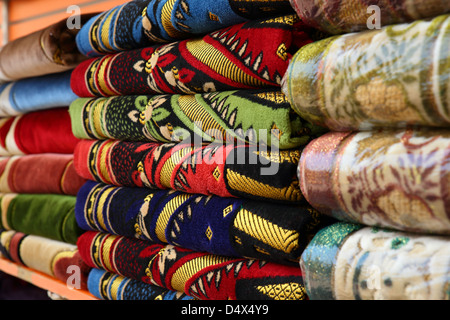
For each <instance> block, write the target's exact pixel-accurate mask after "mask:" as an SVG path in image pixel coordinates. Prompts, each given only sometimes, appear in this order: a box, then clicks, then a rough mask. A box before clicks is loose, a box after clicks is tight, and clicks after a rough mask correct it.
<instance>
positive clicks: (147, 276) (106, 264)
mask: <svg viewBox="0 0 450 320" xmlns="http://www.w3.org/2000/svg"><path fill="white" fill-rule="evenodd" d="M77 246H78V250H79V252H80V255H81V257H82V258H83V260H84V261H85V263H86V264H87V265H88V266H90V267H94V268H99V269H103V270H107V271H109V272H112V273H116V274H119V275H122V276H124V277H128V278H132V279H135V280H139V281H142V282H144V283H149V284H155V285H158V286H160V287H162V288H166V289H169V290H173V291H179V292H183V293H185V294H186V295H188V296H190V297H193V298H196V299H199V300H249V299H250V300H304V299H306V298H307V297H306V295H305V292H304V287H303V279H302V273H301V270H300V268H299V267H298V266H296V267H293V266H285V265H280V264H276V263H273V262H266V261H262V260H251V259H233V258H227V257H223V256H218V255H212V254H208V253H202V252H196V251H192V250H189V249H185V248H180V247H175V246H172V245H161V244H150V243H148V242H146V241H142V240H139V239H132V238H127V237H122V236H116V235H111V234H107V233H100V232H94V231H87V232H85V233H83V234H82V235H81V236H80V238H79V239H78V243H77Z"/></svg>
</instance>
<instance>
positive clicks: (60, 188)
mask: <svg viewBox="0 0 450 320" xmlns="http://www.w3.org/2000/svg"><path fill="white" fill-rule="evenodd" d="M91 16H92V15H88V16H81V17H80V20H81V21H82V22H85V21H86V20H87V19H89V18H90V17H91ZM76 32H77V30H72V29H69V28H68V27H67V25H66V21H65V20H63V21H61V22H59V23H56V24H54V25H51V26H49V27H47V28H44V29H42V30H40V31H37V32H35V33H32V34H30V35H27V36H24V37H22V38H20V39H17V40H14V41H12V42H9V43H8V44H7V45H5V46H4V47H3V48H2V49H1V51H0V79H1V81H2V84H1V86H0V117H1V118H0V156H1V158H0V203H1V205H0V207H1V209H0V214H1V220H0V252H1V255H2V257H4V258H7V259H9V260H12V261H14V262H16V263H18V264H21V265H24V266H26V267H29V268H31V269H34V270H37V271H40V272H42V273H45V274H47V275H49V276H52V277H54V278H56V279H58V280H61V281H63V282H64V283H68V281H70V277H71V276H72V275H73V270H72V269H71V268H72V267H73V266H75V267H77V268H78V269H77V270H78V272H77V274H76V275H75V276H76V277H77V279H75V282H76V287H77V288H81V289H87V275H88V273H89V270H90V267H88V266H87V264H86V263H84V261H83V260H82V259H81V257H80V255H79V252H78V248H77V246H76V242H77V240H78V237H79V236H80V235H81V234H82V230H81V228H79V226H78V224H77V222H76V219H75V204H76V195H77V193H78V190H79V189H80V188H81V187H82V186H83V184H84V183H85V181H86V180H85V179H84V178H82V177H80V176H79V175H78V174H77V172H76V170H75V166H74V163H73V158H74V157H73V152H74V150H75V147H76V145H77V143H78V141H79V139H77V138H76V137H75V136H74V135H73V133H72V129H71V121H70V115H69V105H70V104H71V103H72V102H73V101H74V100H75V99H76V98H77V96H76V95H75V93H74V92H73V91H72V89H71V84H70V80H71V75H72V70H73V68H75V66H77V65H78V64H79V63H80V62H81V61H83V60H85V59H86V57H84V56H83V55H82V54H81V53H80V52H79V51H78V49H77V47H76V42H75V37H76Z"/></svg>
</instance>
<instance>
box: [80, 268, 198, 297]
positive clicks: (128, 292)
mask: <svg viewBox="0 0 450 320" xmlns="http://www.w3.org/2000/svg"><path fill="white" fill-rule="evenodd" d="M87 286H88V290H89V292H90V293H91V294H92V295H94V296H95V297H97V298H99V299H101V300H114V301H116V300H133V301H139V300H169V301H173V300H193V299H194V298H192V297H189V296H187V295H186V294H184V293H182V292H177V291H172V290H167V289H164V288H161V287H159V286H156V285H152V284H148V283H144V282H142V281H138V280H135V279H131V278H126V277H123V276H121V275H118V274H115V273H111V272H108V271H105V270H101V269H97V268H92V269H91V271H90V272H89V276H88V280H87Z"/></svg>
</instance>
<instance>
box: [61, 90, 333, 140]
mask: <svg viewBox="0 0 450 320" xmlns="http://www.w3.org/2000/svg"><path fill="white" fill-rule="evenodd" d="M69 112H70V118H71V121H72V131H73V133H74V135H75V136H76V137H77V138H79V139H98V140H105V139H116V140H126V141H142V142H145V141H158V142H173V141H181V140H195V141H199V140H201V141H204V142H207V143H210V142H213V141H215V142H219V141H220V142H224V143H225V142H226V141H227V139H233V140H234V139H236V140H240V141H243V142H247V143H263V144H266V145H268V146H271V145H272V143H273V144H275V145H277V146H278V147H279V148H280V149H289V148H295V147H298V146H301V145H305V144H306V143H307V142H309V141H310V140H311V139H312V138H313V137H316V136H319V135H320V134H322V133H323V132H324V130H323V129H322V128H321V127H318V126H313V125H310V124H309V123H308V122H306V121H304V120H302V119H301V118H300V117H299V116H298V115H297V114H296V113H295V112H294V111H293V110H292V108H291V106H290V104H289V102H288V101H287V100H286V97H285V95H284V94H283V93H281V92H280V90H278V91H276V90H272V91H270V90H269V91H267V90H237V91H226V92H215V93H204V94H195V95H169V94H167V95H156V96H144V95H139V96H114V97H108V98H106V97H105V98H103V97H102V98H100V97H99V98H79V99H77V100H76V101H74V102H73V103H72V104H71V106H70V108H69ZM194 136H195V137H194ZM250 138H255V140H254V141H250Z"/></svg>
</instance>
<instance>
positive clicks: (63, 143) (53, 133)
mask: <svg viewBox="0 0 450 320" xmlns="http://www.w3.org/2000/svg"><path fill="white" fill-rule="evenodd" d="M78 141H79V139H77V138H75V136H74V135H73V133H72V127H71V122H70V115H69V112H68V107H65V108H55V109H49V110H40V111H34V112H30V113H26V114H22V115H18V116H15V117H6V118H0V156H12V155H28V154H42V153H62V154H73V151H74V150H75V146H76V145H77V143H78Z"/></svg>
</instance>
